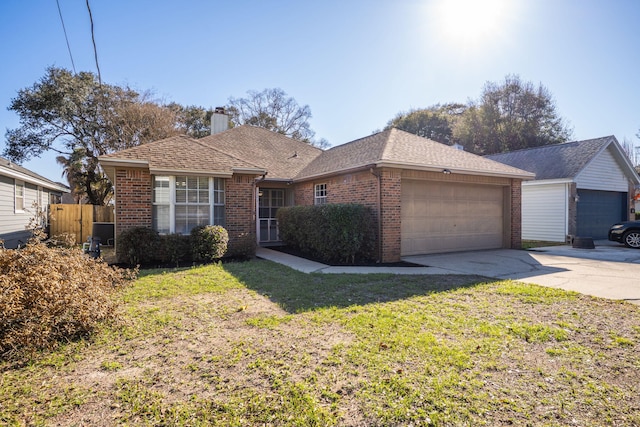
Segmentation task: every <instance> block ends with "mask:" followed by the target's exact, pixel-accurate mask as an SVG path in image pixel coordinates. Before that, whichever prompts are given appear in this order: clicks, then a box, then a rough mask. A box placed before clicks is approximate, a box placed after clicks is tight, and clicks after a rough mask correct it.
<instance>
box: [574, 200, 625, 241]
mask: <svg viewBox="0 0 640 427" xmlns="http://www.w3.org/2000/svg"><path fill="white" fill-rule="evenodd" d="M626 211H627V193H620V192H616V191H596V190H580V189H578V218H577V224H576V228H577V234H576V235H577V236H580V237H592V238H594V239H606V238H607V234H608V232H609V227H611V225H613V224H615V223H616V222H618V221H621V220H623V219H624V218H625V217H624V214H625V213H626Z"/></svg>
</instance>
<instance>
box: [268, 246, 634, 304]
mask: <svg viewBox="0 0 640 427" xmlns="http://www.w3.org/2000/svg"><path fill="white" fill-rule="evenodd" d="M595 246H596V248H595V249H578V248H573V247H571V246H570V245H561V246H549V247H544V248H536V249H533V250H513V249H497V250H487V251H473V252H456V253H448V254H435V255H416V256H409V257H404V258H403V260H404V261H407V262H412V263H414V264H420V265H424V266H425V267H331V266H327V265H325V264H321V263H318V262H314V261H309V260H306V259H302V258H298V257H295V256H292V255H288V254H284V253H281V252H278V251H274V250H271V249H266V248H259V249H258V251H257V256H258V257H259V258H264V259H268V260H271V261H274V262H278V263H281V264H285V265H288V266H289V267H291V268H293V269H296V270H298V271H302V272H305V273H311V272H317V273H392V274H475V275H480V276H486V277H491V278H496V279H514V280H520V281H523V282H527V283H534V284H538V285H542V286H549V287H554V288H560V289H565V290H570V291H576V292H580V293H583V294H587V295H593V296H597V297H601V298H609V299H616V300H626V301H629V302H633V303H636V304H640V250H636V249H629V248H625V247H624V246H622V245H619V244H617V243H613V242H608V241H596V242H595Z"/></svg>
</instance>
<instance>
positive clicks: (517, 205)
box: [509, 179, 522, 249]
mask: <svg viewBox="0 0 640 427" xmlns="http://www.w3.org/2000/svg"><path fill="white" fill-rule="evenodd" d="M509 193H510V196H511V201H510V202H511V203H509V205H510V206H511V212H510V217H511V220H510V223H511V224H510V228H511V233H510V235H511V242H510V244H511V246H510V248H512V249H521V248H522V181H521V180H519V179H512V180H511V191H510V192H509Z"/></svg>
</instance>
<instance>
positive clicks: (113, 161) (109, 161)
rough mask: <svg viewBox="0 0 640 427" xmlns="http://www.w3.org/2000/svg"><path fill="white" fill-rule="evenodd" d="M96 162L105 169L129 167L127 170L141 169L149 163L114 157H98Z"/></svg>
mask: <svg viewBox="0 0 640 427" xmlns="http://www.w3.org/2000/svg"><path fill="white" fill-rule="evenodd" d="M98 162H99V163H100V164H101V165H102V166H103V167H105V166H107V167H109V166H110V167H118V166H120V167H129V168H141V167H145V166H149V161H147V160H139V159H122V158H120V159H119V158H115V157H98Z"/></svg>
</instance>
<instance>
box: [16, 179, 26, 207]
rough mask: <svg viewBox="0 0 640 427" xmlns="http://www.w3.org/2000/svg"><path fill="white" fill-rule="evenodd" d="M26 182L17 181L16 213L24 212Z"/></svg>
mask: <svg viewBox="0 0 640 427" xmlns="http://www.w3.org/2000/svg"><path fill="white" fill-rule="evenodd" d="M24 196H25V192H24V182H23V181H18V180H16V181H15V205H14V206H15V212H24Z"/></svg>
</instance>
